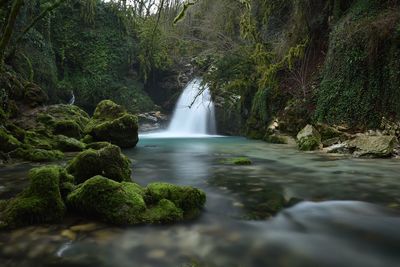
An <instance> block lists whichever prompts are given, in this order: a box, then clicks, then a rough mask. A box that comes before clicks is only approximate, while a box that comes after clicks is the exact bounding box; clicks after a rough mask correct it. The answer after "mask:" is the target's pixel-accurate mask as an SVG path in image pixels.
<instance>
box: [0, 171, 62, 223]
mask: <svg viewBox="0 0 400 267" xmlns="http://www.w3.org/2000/svg"><path fill="white" fill-rule="evenodd" d="M68 179H70V177H69V176H68V175H67V173H66V172H65V170H64V169H63V168H61V167H57V166H47V167H41V168H36V169H32V170H31V171H30V172H29V180H30V185H29V187H28V188H27V189H26V190H24V191H23V192H22V193H20V194H19V195H18V196H17V197H15V198H13V199H11V200H8V201H6V202H3V204H2V208H1V211H0V225H1V226H2V227H6V228H15V227H19V226H24V225H31V224H36V223H55V222H60V221H61V220H62V218H63V217H64V214H65V211H66V208H65V205H64V202H63V200H62V197H61V193H60V185H61V184H62V183H64V182H66V181H67V180H68Z"/></svg>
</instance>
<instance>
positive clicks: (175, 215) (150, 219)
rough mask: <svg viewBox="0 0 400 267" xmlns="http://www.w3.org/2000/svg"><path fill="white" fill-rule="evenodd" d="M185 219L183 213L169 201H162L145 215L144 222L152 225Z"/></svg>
mask: <svg viewBox="0 0 400 267" xmlns="http://www.w3.org/2000/svg"><path fill="white" fill-rule="evenodd" d="M183 218H184V216H183V211H182V210H181V209H180V208H178V207H176V205H175V204H174V203H173V202H172V201H170V200H168V199H161V200H160V201H159V202H158V203H157V204H155V205H153V206H152V207H150V208H148V209H147V210H146V212H145V213H144V214H143V220H144V221H145V222H147V223H151V224H158V223H173V222H177V221H181V220H183Z"/></svg>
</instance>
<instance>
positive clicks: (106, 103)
mask: <svg viewBox="0 0 400 267" xmlns="http://www.w3.org/2000/svg"><path fill="white" fill-rule="evenodd" d="M125 113H126V110H125V109H124V108H123V107H122V106H120V105H118V104H116V103H114V102H113V101H111V100H103V101H101V102H100V103H99V104H98V105H97V107H96V110H95V111H94V114H93V119H95V120H114V119H117V118H119V117H121V116H123V115H124V114H125Z"/></svg>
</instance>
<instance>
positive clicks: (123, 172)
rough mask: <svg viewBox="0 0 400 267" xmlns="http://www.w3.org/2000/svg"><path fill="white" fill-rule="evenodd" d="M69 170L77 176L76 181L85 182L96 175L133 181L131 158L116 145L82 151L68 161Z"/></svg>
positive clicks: (119, 180) (116, 179)
mask: <svg viewBox="0 0 400 267" xmlns="http://www.w3.org/2000/svg"><path fill="white" fill-rule="evenodd" d="M67 171H68V172H69V173H70V174H72V175H73V176H74V177H75V181H76V183H83V182H85V181H86V180H87V179H89V178H92V177H93V176H96V175H103V176H106V177H107V178H109V179H111V180H115V181H118V182H121V181H131V172H132V171H131V167H130V160H129V159H128V158H127V157H126V156H125V155H123V154H122V153H121V149H120V148H119V147H117V146H114V145H109V146H106V147H104V148H102V149H100V150H94V149H88V150H86V151H83V152H81V153H80V154H78V155H77V156H76V157H75V158H74V159H72V160H71V161H70V162H69V163H68V165H67Z"/></svg>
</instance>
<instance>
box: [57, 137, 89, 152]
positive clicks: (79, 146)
mask: <svg viewBox="0 0 400 267" xmlns="http://www.w3.org/2000/svg"><path fill="white" fill-rule="evenodd" d="M55 141H56V144H57V148H58V149H59V150H61V151H63V152H78V151H82V150H84V149H85V147H86V145H85V144H84V143H82V142H81V141H78V140H76V139H75V138H70V137H67V136H64V135H57V136H55Z"/></svg>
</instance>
